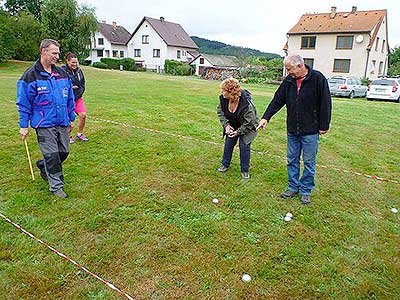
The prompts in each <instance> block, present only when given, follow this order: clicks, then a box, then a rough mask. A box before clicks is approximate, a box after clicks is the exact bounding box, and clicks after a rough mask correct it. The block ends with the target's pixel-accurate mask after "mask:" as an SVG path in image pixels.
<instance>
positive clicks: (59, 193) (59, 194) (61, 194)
mask: <svg viewBox="0 0 400 300" xmlns="http://www.w3.org/2000/svg"><path fill="white" fill-rule="evenodd" d="M53 195H54V196H56V197H59V198H63V199H65V198H67V197H68V195H67V194H66V193H65V192H64V190H63V189H59V190H57V191H55V192H53Z"/></svg>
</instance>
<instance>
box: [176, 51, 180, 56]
mask: <svg viewBox="0 0 400 300" xmlns="http://www.w3.org/2000/svg"><path fill="white" fill-rule="evenodd" d="M176 58H181V50H177V51H176Z"/></svg>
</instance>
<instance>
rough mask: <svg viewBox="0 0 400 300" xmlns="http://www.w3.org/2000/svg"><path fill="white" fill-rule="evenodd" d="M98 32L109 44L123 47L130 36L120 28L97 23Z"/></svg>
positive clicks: (114, 25)
mask: <svg viewBox="0 0 400 300" xmlns="http://www.w3.org/2000/svg"><path fill="white" fill-rule="evenodd" d="M99 31H100V33H101V34H102V35H104V37H105V38H106V39H107V40H108V41H109V42H110V43H111V44H118V45H125V44H126V43H127V42H128V41H129V39H130V37H131V34H130V33H129V32H128V31H127V30H126V29H125V28H124V27H122V26H117V25H116V24H113V25H110V24H106V23H99Z"/></svg>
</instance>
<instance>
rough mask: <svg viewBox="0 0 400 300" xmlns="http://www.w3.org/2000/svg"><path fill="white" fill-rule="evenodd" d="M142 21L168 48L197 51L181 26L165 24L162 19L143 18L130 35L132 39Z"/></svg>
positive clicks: (170, 23)
mask: <svg viewBox="0 0 400 300" xmlns="http://www.w3.org/2000/svg"><path fill="white" fill-rule="evenodd" d="M144 21H147V22H149V23H150V25H151V27H153V28H154V30H155V31H156V32H157V33H158V34H159V36H160V37H161V38H162V39H163V40H164V42H165V43H166V44H167V45H168V46H177V47H185V48H192V49H198V48H199V47H197V45H196V44H195V42H193V40H192V39H191V38H190V36H189V35H188V34H187V33H186V31H185V30H184V29H183V28H182V26H181V25H179V24H177V23H172V22H167V21H165V20H164V18H160V19H153V18H149V17H144V18H143V19H142V21H141V22H140V23H139V25H138V26H137V27H136V29H135V31H134V32H133V33H132V36H131V37H133V36H134V35H135V33H136V32H137V31H138V30H139V28H140V26H141V25H142V24H143V22H144Z"/></svg>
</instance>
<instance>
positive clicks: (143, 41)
mask: <svg viewBox="0 0 400 300" xmlns="http://www.w3.org/2000/svg"><path fill="white" fill-rule="evenodd" d="M148 43H149V36H148V35H142V44H148Z"/></svg>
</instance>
